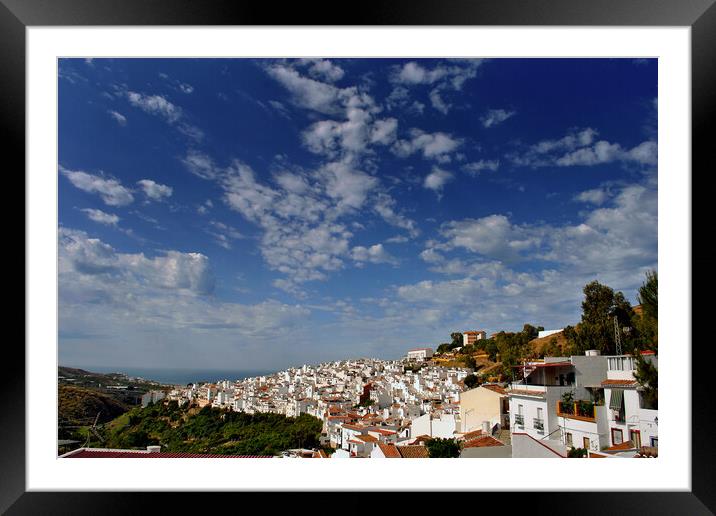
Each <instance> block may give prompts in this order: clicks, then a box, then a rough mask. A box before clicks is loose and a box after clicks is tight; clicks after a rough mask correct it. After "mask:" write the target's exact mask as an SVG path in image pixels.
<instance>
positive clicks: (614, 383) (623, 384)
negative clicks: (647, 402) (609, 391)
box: [602, 380, 638, 387]
mask: <svg viewBox="0 0 716 516" xmlns="http://www.w3.org/2000/svg"><path fill="white" fill-rule="evenodd" d="M637 384H638V382H637V381H636V380H603V381H602V386H603V387H611V386H619V387H634V386H636V385H637Z"/></svg>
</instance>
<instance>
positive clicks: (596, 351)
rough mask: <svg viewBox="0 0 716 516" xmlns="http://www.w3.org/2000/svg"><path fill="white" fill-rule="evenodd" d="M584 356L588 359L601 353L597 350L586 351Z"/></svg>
mask: <svg viewBox="0 0 716 516" xmlns="http://www.w3.org/2000/svg"><path fill="white" fill-rule="evenodd" d="M584 355H585V356H588V357H598V356H599V355H601V352H600V351H599V350H598V349H588V350H587V351H585V352H584Z"/></svg>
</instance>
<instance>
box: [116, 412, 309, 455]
mask: <svg viewBox="0 0 716 516" xmlns="http://www.w3.org/2000/svg"><path fill="white" fill-rule="evenodd" d="M321 427H322V423H321V421H320V420H319V419H317V418H315V417H313V416H310V415H307V414H302V415H301V416H299V417H296V418H292V417H285V416H283V415H278V414H267V413H257V414H245V413H241V412H233V411H229V410H223V409H218V408H212V407H210V406H206V407H204V408H202V409H200V410H198V409H196V408H189V409H187V408H183V407H179V406H178V404H177V402H176V401H170V402H168V403H162V402H159V403H154V404H150V405H148V406H147V407H145V408H135V409H132V410H131V411H130V412H129V413H128V415H127V416H125V417H124V421H123V422H121V423H118V424H116V425H109V427H108V428H107V429H106V432H105V433H106V435H105V440H106V443H105V445H104V446H105V447H108V448H144V447H146V446H148V445H151V444H159V445H161V446H162V450H163V451H168V452H191V453H215V454H225V455H276V454H278V453H279V452H281V451H283V450H287V449H291V448H318V447H320V442H319V441H320V433H321Z"/></svg>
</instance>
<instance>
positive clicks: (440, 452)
mask: <svg viewBox="0 0 716 516" xmlns="http://www.w3.org/2000/svg"><path fill="white" fill-rule="evenodd" d="M425 447H426V448H427V449H428V455H429V456H430V458H431V459H432V458H439V457H443V458H456V457H459V456H460V451H461V448H460V443H459V442H458V441H457V440H456V439H441V438H440V437H434V438H433V439H430V440H428V441H426V442H425Z"/></svg>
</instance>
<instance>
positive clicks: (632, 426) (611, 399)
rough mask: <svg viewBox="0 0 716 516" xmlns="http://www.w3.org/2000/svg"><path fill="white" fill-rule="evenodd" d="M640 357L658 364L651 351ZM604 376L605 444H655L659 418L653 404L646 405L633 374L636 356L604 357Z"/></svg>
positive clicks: (637, 445)
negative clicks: (605, 408)
mask: <svg viewBox="0 0 716 516" xmlns="http://www.w3.org/2000/svg"><path fill="white" fill-rule="evenodd" d="M642 356H644V358H645V359H646V360H648V361H650V362H651V363H653V364H654V365H657V366H658V360H657V356H656V355H655V354H654V353H653V352H644V353H643V354H642ZM607 364H608V370H607V379H606V380H604V381H603V382H602V386H603V387H604V399H605V404H606V407H607V408H608V410H609V416H608V419H609V445H610V446H619V445H625V443H627V442H628V441H631V444H632V446H631V447H633V448H640V447H641V446H651V447H658V446H659V418H658V411H657V410H656V408H653V407H650V406H648V405H647V403H646V400H645V399H644V398H643V396H642V394H641V388H640V387H639V384H638V383H637V381H636V379H635V378H634V371H635V370H636V359H635V358H634V357H633V356H630V355H620V356H610V357H607Z"/></svg>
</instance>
